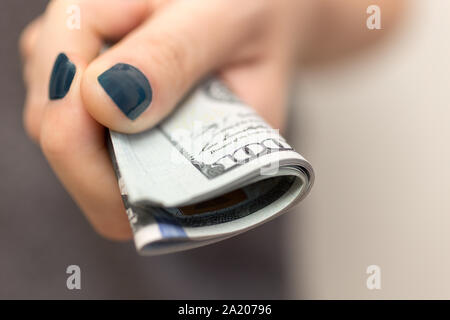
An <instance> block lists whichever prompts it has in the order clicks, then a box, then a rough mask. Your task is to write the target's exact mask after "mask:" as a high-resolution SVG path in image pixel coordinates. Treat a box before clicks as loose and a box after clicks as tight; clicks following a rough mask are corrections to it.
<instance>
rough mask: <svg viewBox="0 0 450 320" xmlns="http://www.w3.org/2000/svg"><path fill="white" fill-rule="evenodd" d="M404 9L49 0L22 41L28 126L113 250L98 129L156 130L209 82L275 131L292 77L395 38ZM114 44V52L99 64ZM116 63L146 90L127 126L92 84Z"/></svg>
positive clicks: (121, 232) (322, 2)
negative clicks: (56, 94) (63, 62)
mask: <svg viewBox="0 0 450 320" xmlns="http://www.w3.org/2000/svg"><path fill="white" fill-rule="evenodd" d="M374 3H376V4H377V5H379V6H380V8H381V12H382V19H383V20H382V23H383V30H379V31H376V32H369V31H368V30H367V28H365V19H366V18H367V15H366V8H367V7H368V6H369V5H371V4H374ZM71 4H77V5H78V6H79V7H80V8H81V18H82V19H81V23H82V24H81V29H80V30H70V29H69V28H67V27H66V20H67V17H68V16H67V14H66V9H67V7H68V6H70V5H71ZM236 8H238V9H236ZM401 9H402V1H388V0H385V1H381V0H378V1H375V0H277V1H272V0H258V1H242V0H240V1H237V0H209V1H204V0H190V1H177V0H159V1H152V0H78V1H74V0H55V1H50V3H49V5H48V7H47V9H46V11H45V13H43V14H42V15H41V16H40V17H38V18H37V19H36V20H35V21H33V22H32V23H31V24H30V25H29V26H28V27H27V28H26V29H25V30H24V31H23V34H22V36H21V39H20V51H21V54H22V56H23V61H24V81H25V85H26V87H27V97H26V101H25V108H24V125H25V128H26V131H27V132H28V134H29V136H30V137H31V138H32V139H33V140H34V141H36V142H37V143H39V145H40V147H41V148H42V151H43V153H44V155H45V157H46V158H47V160H48V162H49V163H50V165H51V167H52V168H53V170H54V171H55V173H56V174H57V176H58V177H59V179H60V180H61V182H62V183H63V185H64V186H65V188H66V189H67V190H68V192H69V193H70V194H71V196H72V197H73V199H74V200H75V201H76V202H77V204H78V205H79V207H80V208H81V210H82V211H83V212H84V213H85V215H86V217H87V218H88V220H89V221H90V222H91V224H92V225H93V227H94V228H95V229H96V230H97V231H98V232H99V233H100V234H101V235H103V236H104V237H107V238H109V239H115V240H126V239H129V238H130V237H131V230H130V227H129V224H128V221H127V218H126V215H125V213H124V210H125V209H124V206H123V204H122V200H121V197H120V192H119V189H118V186H117V182H116V178H115V174H114V171H113V168H112V165H111V161H110V158H109V155H108V151H107V148H106V145H105V139H104V135H105V127H106V128H111V129H113V130H116V131H119V132H124V133H137V132H140V131H143V130H146V129H148V128H151V127H153V126H154V125H156V124H157V123H158V122H160V121H161V120H162V119H164V118H165V117H166V116H167V115H168V114H170V112H171V111H172V110H173V109H174V108H175V105H176V103H177V102H178V101H179V100H180V99H181V98H182V97H183V95H184V94H185V93H186V92H187V91H188V90H189V89H190V88H191V87H192V86H193V85H194V84H195V83H196V82H197V81H199V80H200V79H201V78H202V77H204V76H205V75H207V74H209V73H213V72H214V73H216V74H217V75H218V76H219V77H221V78H222V79H223V81H225V82H226V83H227V84H228V85H229V87H231V89H232V90H233V91H234V92H235V93H236V94H237V95H238V96H239V97H240V98H241V99H243V100H244V101H246V102H247V103H248V104H249V105H250V106H252V107H253V108H255V109H256V110H257V112H258V113H259V114H260V115H262V116H263V117H264V118H265V119H266V120H267V121H268V122H269V123H270V124H271V125H272V126H273V127H275V128H280V129H281V130H282V129H283V127H284V123H285V115H286V109H285V107H284V106H285V105H286V97H287V91H288V87H289V83H290V79H291V78H292V77H293V76H294V74H295V72H296V71H297V68H298V66H299V65H303V66H305V65H316V64H322V63H324V62H329V61H333V60H335V59H337V58H338V57H342V56H349V53H352V52H355V51H357V50H359V49H360V48H362V47H364V46H366V45H367V44H368V43H371V42H374V40H376V39H378V38H379V37H380V36H381V35H383V34H385V33H386V32H387V31H388V30H389V29H391V26H392V25H393V24H394V22H395V21H396V20H397V18H398V16H399V13H400V12H401ZM111 42H113V43H115V45H114V46H112V47H111V48H110V49H109V50H108V51H106V52H105V53H103V54H100V50H101V49H102V47H103V46H104V44H105V43H111ZM61 52H64V53H66V54H67V56H68V57H69V59H70V60H71V61H72V62H73V63H74V64H75V65H76V67H77V72H76V75H75V78H74V81H73V83H72V86H71V88H70V91H69V93H68V94H67V95H66V96H65V97H64V98H63V99H61V100H53V101H50V100H49V98H48V84H49V81H50V73H51V70H52V68H53V64H54V62H55V59H56V57H57V55H58V54H59V53H61ZM116 63H129V64H132V65H134V66H136V67H138V68H139V69H140V70H141V71H142V72H143V73H144V74H145V75H146V76H147V78H148V79H149V81H150V83H151V85H152V89H153V92H154V97H153V101H152V104H151V106H150V108H148V109H147V110H146V111H145V112H144V113H143V114H142V115H141V116H140V117H139V118H138V119H136V120H135V121H131V120H129V119H128V118H126V117H125V116H124V115H123V114H122V112H121V111H120V110H119V109H118V108H117V106H116V105H115V104H114V103H113V102H112V100H111V99H110V98H109V96H108V95H107V94H106V92H105V91H104V90H103V89H102V87H101V86H100V85H99V83H98V81H97V77H98V76H99V75H100V74H102V73H103V72H104V71H106V70H107V69H109V68H110V67H112V66H113V65H115V64H116Z"/></svg>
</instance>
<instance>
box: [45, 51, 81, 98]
mask: <svg viewBox="0 0 450 320" xmlns="http://www.w3.org/2000/svg"><path fill="white" fill-rule="evenodd" d="M76 70H77V68H76V67H75V65H74V64H73V63H72V62H71V61H70V60H69V58H67V56H66V55H65V54H64V53H60V54H59V55H58V57H57V58H56V61H55V65H54V66H53V71H52V75H51V78H50V87H49V97H50V100H58V99H62V98H64V97H65V96H66V94H67V92H69V90H70V86H71V85H72V81H73V78H74V77H75V73H76Z"/></svg>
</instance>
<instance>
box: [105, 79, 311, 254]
mask: <svg viewBox="0 0 450 320" xmlns="http://www.w3.org/2000/svg"><path fill="white" fill-rule="evenodd" d="M109 142H110V151H111V158H112V160H113V164H114V168H115V170H116V174H117V177H118V180H119V187H120V190H121V193H122V199H123V201H124V204H125V208H126V210H127V214H128V218H129V221H130V224H131V228H132V230H133V233H134V241H135V244H136V248H137V250H138V252H139V253H140V254H143V255H155V254H162V253H169V252H175V251H180V250H186V249H190V248H195V247H199V246H203V245H206V244H210V243H213V242H217V241H220V240H223V239H226V238H229V237H232V236H234V235H237V234H239V233H242V232H244V231H246V230H249V229H251V228H254V227H256V226H258V225H260V224H262V223H264V222H266V221H269V220H271V219H273V218H275V217H277V216H279V215H280V214H281V213H283V212H285V211H286V210H287V209H289V208H291V207H292V206H293V205H294V204H296V203H297V202H299V201H300V200H302V199H303V198H304V197H305V196H306V195H307V194H308V192H309V190H310V189H311V186H312V184H313V181H314V171H313V169H312V167H311V165H310V164H309V163H308V162H307V161H306V160H305V159H304V158H303V157H302V156H301V155H300V154H298V153H297V152H295V151H294V150H293V148H292V147H291V146H289V144H287V142H286V141H285V139H284V138H283V137H281V135H280V134H279V132H278V130H275V129H273V128H271V127H270V126H269V125H268V124H267V123H266V122H265V121H264V120H263V119H262V118H261V117H260V116H258V115H257V114H256V112H255V111H254V110H253V109H252V108H250V107H249V106H247V105H246V104H244V103H243V102H241V101H240V100H239V99H238V98H236V97H235V96H234V95H233V94H232V92H231V91H230V90H229V89H228V88H226V87H225V86H224V85H223V83H222V82H220V81H218V80H216V79H214V78H212V79H208V80H206V81H204V82H203V83H202V84H200V85H199V86H198V87H197V88H196V89H195V90H193V91H192V92H191V93H190V94H189V95H188V96H187V97H186V98H185V99H184V100H183V101H182V102H181V103H180V105H179V106H178V107H177V109H176V111H175V112H174V113H173V114H172V115H171V116H170V117H169V118H167V119H166V120H165V121H163V122H162V123H161V124H160V125H158V126H157V127H154V128H152V129H150V130H148V131H145V132H142V133H139V134H134V135H126V134H121V133H117V132H113V131H110V141H109Z"/></svg>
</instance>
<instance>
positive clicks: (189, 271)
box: [0, 0, 286, 299]
mask: <svg viewBox="0 0 450 320" xmlns="http://www.w3.org/2000/svg"><path fill="white" fill-rule="evenodd" d="M46 3H47V1H45V0H33V1H30V0H2V1H0V68H1V73H0V97H1V100H0V173H1V175H2V179H1V181H0V200H1V201H0V298H2V299H12V298H40V299H46V298H57V299H73V298H98V299H108V298H111V299H116V298H125V299H128V298H191V299H195V298H229V299H231V298H283V297H286V279H285V271H284V270H285V265H284V262H283V261H284V259H283V257H282V254H283V253H282V248H281V246H282V225H283V221H285V219H284V218H281V219H277V221H274V222H271V223H268V224H266V225H264V226H262V227H260V228H258V229H257V230H254V231H251V232H248V233H246V234H244V235H241V236H238V237H236V238H234V239H230V240H228V241H225V242H222V243H219V244H215V245H211V246H208V247H206V248H200V249H197V250H193V251H188V252H185V253H179V254H172V255H167V256H160V257H152V258H143V257H140V256H138V255H137V254H136V251H135V248H134V245H133V243H131V242H130V243H120V244H118V243H113V242H109V241H107V240H104V239H102V238H101V237H100V236H98V235H97V234H95V233H94V231H93V230H92V229H91V227H90V226H89V225H88V223H87V221H86V220H85V218H84V216H83V215H82V213H81V212H80V211H79V210H78V208H77V207H76V206H75V204H74V202H73V201H72V200H71V199H70V197H69V196H68V195H67V193H66V192H65V191H64V189H63V188H62V186H61V185H60V183H59V182H58V180H57V179H56V177H55V176H54V174H53V173H52V171H51V170H50V169H49V166H48V165H47V163H46V161H45V160H44V158H43V156H42V155H41V152H40V150H39V148H38V147H37V146H36V145H35V144H33V143H32V142H30V141H29V140H28V138H27V137H26V135H25V133H24V130H23V128H22V114H21V113H22V107H23V101H24V97H25V90H24V87H23V85H22V80H21V63H20V58H19V55H18V52H17V41H18V37H19V34H20V32H21V30H22V29H23V28H24V26H25V25H26V24H27V23H28V22H30V21H31V20H32V19H33V18H35V17H36V16H37V15H39V14H40V13H41V12H43V10H44V9H45V5H46ZM72 264H75V265H79V266H80V267H81V274H82V283H81V285H82V290H80V291H76V290H75V291H69V290H68V289H67V288H66V279H67V277H68V275H67V274H66V268H67V266H69V265H72Z"/></svg>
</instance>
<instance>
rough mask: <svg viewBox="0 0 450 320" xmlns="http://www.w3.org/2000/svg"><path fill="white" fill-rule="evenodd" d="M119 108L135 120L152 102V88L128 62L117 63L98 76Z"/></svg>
mask: <svg viewBox="0 0 450 320" xmlns="http://www.w3.org/2000/svg"><path fill="white" fill-rule="evenodd" d="M98 82H99V83H100V85H101V86H102V87H103V89H105V91H106V93H107V94H108V95H109V96H110V97H111V99H112V100H113V101H114V103H115V104H116V105H117V106H118V107H119V109H120V110H121V111H122V112H123V113H124V114H125V115H126V116H127V117H128V118H129V119H131V120H135V119H136V118H137V117H139V116H140V115H141V114H142V112H144V111H145V110H146V109H147V108H148V106H149V105H150V103H151V102H152V96H153V93H152V88H151V86H150V83H149V82H148V80H147V77H146V76H145V75H144V74H143V73H142V72H141V71H139V70H138V69H136V68H135V67H133V66H132V65H129V64H124V63H118V64H116V65H115V66H114V67H112V68H111V69H109V70H107V71H105V72H104V73H103V74H101V75H100V76H99V77H98Z"/></svg>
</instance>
